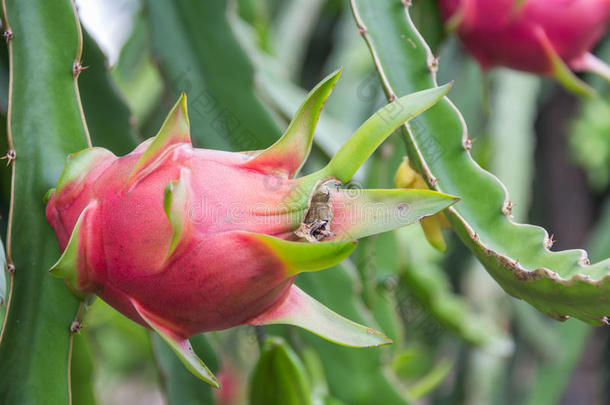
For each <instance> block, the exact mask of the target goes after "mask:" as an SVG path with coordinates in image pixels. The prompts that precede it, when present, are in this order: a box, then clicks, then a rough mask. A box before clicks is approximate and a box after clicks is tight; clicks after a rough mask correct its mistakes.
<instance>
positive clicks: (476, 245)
mask: <svg viewBox="0 0 610 405" xmlns="http://www.w3.org/2000/svg"><path fill="white" fill-rule="evenodd" d="M361 3H366V0H350V4H351V8H352V12H353V15H354V19H355V21H356V25H357V26H358V28H359V31H360V33H361V35H362V37H363V39H364V40H365V42H366V44H367V46H368V48H369V50H370V52H371V54H372V58H373V61H374V63H375V66H376V68H377V71H378V74H379V76H380V79H381V83H382V86H383V88H384V90H385V92H386V94H388V97H389V99H392V98H394V97H396V96H395V95H394V91H393V86H392V83H391V82H390V79H389V78H388V76H387V75H386V73H385V71H384V66H383V63H382V61H381V59H380V57H379V55H378V52H377V50H376V45H375V43H374V40H373V39H372V38H371V35H370V31H369V30H368V27H367V24H365V22H364V20H363V18H362V16H361V14H360V6H361V5H362V4H361ZM382 3H384V2H382ZM385 3H388V4H394V5H395V11H397V12H398V11H400V12H401V13H404V18H405V20H404V21H405V23H406V24H407V26H408V30H409V34H410V35H411V36H413V37H414V39H415V40H416V42H415V41H414V42H413V43H412V46H413V47H414V48H417V47H418V46H421V47H423V49H424V50H425V54H426V65H427V66H426V69H425V71H426V72H427V73H429V75H430V80H429V81H430V82H431V83H432V84H433V85H437V81H436V70H437V68H438V59H437V58H435V57H434V55H433V54H432V51H431V49H430V47H429V46H428V45H427V43H426V42H425V40H424V38H423V37H422V36H421V34H420V33H419V31H418V30H417V29H416V27H415V25H414V23H413V21H412V20H411V18H410V15H409V7H410V2H404V1H403V2H401V1H395V2H391V1H390V2H385ZM376 6H377V4H376ZM382 7H387V6H386V5H385V4H384V5H382ZM377 17H378V16H377ZM409 40H410V41H413V39H409ZM418 68H421V67H420V66H418ZM423 71H424V70H423V69H422V72H423ZM443 103H446V104H447V105H449V106H450V108H451V109H452V110H453V111H454V113H455V115H456V116H457V117H458V119H459V122H460V125H461V144H460V145H459V146H460V148H462V149H463V151H462V152H463V153H464V154H466V156H467V158H468V160H469V164H471V165H473V166H474V167H475V168H476V171H478V173H479V174H480V176H486V177H488V178H490V179H493V182H494V183H495V185H494V187H496V188H500V189H501V190H502V192H503V194H504V203H503V205H502V206H500V207H498V211H497V214H496V219H500V220H505V221H508V223H509V224H510V226H511V227H512V228H513V229H515V230H517V229H519V228H522V229H529V230H532V231H537V232H538V233H539V235H540V237H541V238H540V239H541V240H540V242H539V245H538V249H539V250H538V252H537V253H538V254H542V255H543V256H544V257H545V258H546V259H549V258H560V257H561V256H563V257H566V256H571V257H569V258H568V259H569V260H566V261H569V262H570V263H571V265H570V268H569V269H568V270H567V271H565V270H564V271H563V273H568V274H566V275H565V276H562V275H560V274H559V272H558V271H554V270H551V269H550V268H546V267H543V266H540V267H538V266H534V267H535V268H533V269H528V267H527V266H525V265H524V264H522V263H520V262H519V260H518V259H516V258H512V257H510V256H509V255H507V254H503V253H501V252H500V251H499V249H498V248H494V247H493V246H492V244H491V243H489V242H488V241H484V240H482V238H481V237H480V235H479V234H478V233H477V232H476V230H475V228H474V227H473V226H472V225H470V224H469V223H468V221H467V219H466V218H465V216H464V215H462V214H461V213H460V206H456V207H449V208H447V210H446V212H447V213H448V214H449V215H448V216H449V218H450V221H451V222H452V224H453V228H454V230H455V231H456V233H457V234H458V236H459V237H460V239H461V240H462V241H463V242H464V243H465V244H466V245H467V246H468V247H469V248H470V250H472V251H473V252H474V254H475V255H476V256H477V258H478V259H479V260H480V261H481V262H482V263H483V264H484V266H485V268H486V269H487V270H488V272H489V273H490V274H491V275H492V277H494V279H496V281H497V282H498V283H499V284H500V285H501V286H502V287H503V288H504V289H505V290H506V291H507V292H508V293H509V294H511V295H513V296H514V297H516V298H519V299H524V300H526V301H527V302H529V303H530V304H531V305H533V306H534V307H536V308H537V309H539V310H540V311H541V312H543V313H545V314H547V315H549V316H550V317H552V318H554V319H556V320H559V321H565V320H567V319H569V318H570V317H575V318H578V319H580V320H582V321H584V322H587V323H591V324H597V325H600V324H608V318H607V316H606V315H607V314H610V308H608V309H607V312H606V311H603V312H600V311H599V308H598V306H601V305H600V304H603V303H607V302H608V301H609V299H608V298H607V294H606V295H604V294H600V291H601V290H602V289H604V288H606V289H608V290H610V274H608V272H609V271H610V259H606V260H603V261H601V262H598V263H596V264H590V261H589V259H588V256H587V253H586V251H584V250H566V251H561V252H552V251H551V250H550V247H551V246H552V243H553V240H552V239H551V238H550V237H549V234H548V232H547V231H546V230H545V229H543V228H541V227H538V226H534V225H528V224H518V223H516V222H514V221H513V220H512V219H511V215H510V211H511V208H512V202H511V201H510V199H509V194H508V190H507V189H506V187H505V186H504V185H503V184H502V183H501V182H500V180H499V179H498V178H497V177H496V176H494V175H493V174H491V173H489V172H487V171H485V170H484V169H482V168H481V167H480V166H478V165H477V164H476V162H475V161H474V159H473V158H472V156H471V154H470V151H469V150H470V145H471V144H472V141H471V140H470V139H469V137H468V132H467V127H466V123H465V121H464V118H463V117H462V115H461V113H460V112H459V110H458V109H457V107H456V106H455V105H454V104H453V103H452V102H451V101H450V100H449V98H448V97H445V98H444V100H443V101H441V102H439V105H440V104H443ZM430 113H431V112H430ZM404 127H405V129H406V132H407V137H406V141H407V147H408V148H409V147H410V148H412V150H414V152H415V153H414V155H415V157H416V158H417V160H418V163H419V165H420V168H421V170H422V173H423V174H424V177H425V179H426V181H427V183H428V184H429V186H430V187H431V188H432V189H433V190H436V191H443V188H442V187H441V184H440V183H441V182H440V181H439V180H438V179H437V177H436V176H435V173H434V171H433V170H432V169H431V167H429V165H428V164H427V162H426V159H425V156H424V154H423V152H422V149H421V148H420V147H419V146H418V143H417V140H416V139H415V136H414V133H413V131H412V128H411V126H410V124H409V123H406V124H405V126H404ZM453 192H454V193H455V191H453ZM457 194H459V193H457ZM462 197H464V196H462ZM463 200H464V199H463ZM530 236H531V235H530ZM572 256H573V257H572ZM501 269H504V270H507V271H506V272H504V271H501ZM496 270H498V271H496ZM579 270H584V272H586V273H589V274H586V273H583V274H581V273H580V272H579ZM594 277H597V279H595V278H594ZM545 281H547V282H549V283H550V288H549V289H548V290H545V289H546V286H545V285H543V283H544V282H545ZM532 283H536V285H535V288H538V290H536V289H535V288H532V287H531V286H532ZM583 286H585V287H587V288H589V287H590V288H591V290H590V291H588V292H587V293H585V294H583V295H580V296H579V294H578V293H577V292H576V297H577V299H576V298H575V297H574V296H571V295H570V294H569V293H565V294H563V296H562V295H561V293H559V295H560V299H559V300H557V302H553V300H552V299H551V300H545V299H544V297H542V299H541V294H540V293H541V292H542V293H546V294H549V295H551V298H552V297H553V294H555V293H557V292H558V289H560V288H571V289H572V290H576V288H577V287H583ZM574 299H576V300H581V301H591V304H590V305H589V304H582V302H581V303H580V306H582V307H583V308H587V309H586V310H583V309H579V308H578V307H579V304H576V305H572V304H571V303H570V302H566V301H570V300H574ZM593 301H595V302H593ZM591 309H596V310H597V313H594V311H591Z"/></svg>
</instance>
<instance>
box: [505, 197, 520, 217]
mask: <svg viewBox="0 0 610 405" xmlns="http://www.w3.org/2000/svg"><path fill="white" fill-rule="evenodd" d="M516 205H517V204H513V202H512V201H511V200H508V202H507V203H506V205H505V206H504V208H502V212H503V213H504V215H506V216H507V217H511V218H512V217H513V208H514V207H515V206H516Z"/></svg>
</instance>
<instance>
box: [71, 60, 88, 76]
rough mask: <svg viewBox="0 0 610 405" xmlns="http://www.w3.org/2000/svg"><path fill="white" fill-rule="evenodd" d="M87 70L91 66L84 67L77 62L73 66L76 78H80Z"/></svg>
mask: <svg viewBox="0 0 610 405" xmlns="http://www.w3.org/2000/svg"><path fill="white" fill-rule="evenodd" d="M87 69H89V66H83V64H82V63H81V62H80V61H76V62H74V65H72V74H73V75H74V77H78V75H80V73H81V72H82V71H83V70H87Z"/></svg>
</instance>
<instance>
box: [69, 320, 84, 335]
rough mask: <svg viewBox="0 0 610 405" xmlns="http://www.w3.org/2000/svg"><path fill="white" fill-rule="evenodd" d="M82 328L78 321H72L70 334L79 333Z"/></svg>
mask: <svg viewBox="0 0 610 405" xmlns="http://www.w3.org/2000/svg"><path fill="white" fill-rule="evenodd" d="M82 328H83V324H82V323H80V321H74V322H72V325H70V333H72V334H74V333H79V332H80V330H81V329H82Z"/></svg>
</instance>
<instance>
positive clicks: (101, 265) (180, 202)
mask: <svg viewBox="0 0 610 405" xmlns="http://www.w3.org/2000/svg"><path fill="white" fill-rule="evenodd" d="M338 76H339V72H336V73H334V74H332V75H330V76H328V77H327V78H326V79H325V80H324V81H323V82H322V83H320V84H319V85H318V86H317V87H316V88H315V89H314V90H312V91H311V93H310V94H309V96H308V97H307V99H306V100H305V102H304V104H303V105H302V106H301V108H300V109H299V111H298V112H297V113H296V116H295V118H294V120H293V122H292V123H291V124H290V126H289V127H288V129H287V130H286V132H285V133H284V135H283V136H282V138H281V139H280V140H278V141H277V142H276V143H275V144H274V145H272V146H271V147H270V148H268V149H266V150H264V151H258V152H243V153H229V152H223V151H217V150H206V149H197V148H193V146H192V145H191V141H190V137H189V121H188V117H187V113H186V96H185V95H182V97H181V98H180V100H178V102H177V104H176V105H175V107H174V108H173V110H172V111H171V112H170V113H169V116H168V117H167V119H166V121H165V123H164V124H163V127H162V128H161V130H160V131H159V133H158V134H157V136H156V137H154V138H153V139H151V140H148V141H146V142H144V143H142V144H141V145H140V146H138V147H137V148H136V149H135V150H134V151H133V152H131V153H130V154H128V155H126V156H123V157H117V156H115V155H113V154H112V153H111V152H109V151H107V150H105V149H101V148H90V149H86V150H84V151H81V152H78V153H76V154H74V155H71V156H70V157H69V159H68V163H67V164H66V167H65V168H64V171H63V173H62V175H61V178H60V180H59V182H58V184H57V187H56V189H55V190H54V191H52V192H51V193H50V194H49V196H48V197H49V201H48V204H47V209H46V215H47V219H48V220H49V222H50V223H51V225H52V226H53V229H54V230H55V233H56V235H57V239H58V241H59V244H60V247H61V249H62V251H63V254H62V256H61V258H60V259H59V261H58V262H57V263H56V264H55V266H54V267H53V268H52V269H51V272H52V273H53V274H54V275H56V276H59V277H63V278H65V279H66V281H67V283H68V285H69V287H70V289H71V290H72V291H74V292H75V294H77V295H79V296H80V297H82V298H86V297H87V296H90V295H93V294H95V295H98V296H99V297H101V298H102V299H103V300H104V301H106V302H108V303H109V304H110V305H112V306H113V307H114V308H116V309H117V310H118V311H120V312H121V313H123V314H124V315H126V316H128V317H129V318H131V319H132V320H134V321H136V322H138V323H140V324H142V325H144V326H147V327H149V328H151V329H153V330H155V331H156V332H157V333H159V334H160V335H161V337H163V339H164V340H165V341H166V342H167V343H168V344H169V345H170V346H171V347H172V348H173V349H174V351H175V352H176V353H177V354H178V356H180V358H181V359H182V361H183V362H184V363H185V365H186V366H187V367H188V368H189V369H190V370H191V371H192V372H193V373H194V374H195V375H197V376H199V377H200V378H202V379H204V380H206V381H208V382H210V383H212V384H214V385H217V384H218V383H217V381H216V378H215V377H214V376H213V375H212V373H211V372H210V371H209V370H208V369H207V368H206V367H205V365H204V364H203V362H202V361H201V360H200V359H199V358H198V357H197V356H196V355H195V354H194V353H193V351H192V349H191V348H190V345H189V343H188V340H187V339H188V338H189V337H190V336H192V335H194V334H197V333H201V332H206V331H211V330H219V329H225V328H230V327H234V326H237V325H241V324H251V325H263V324H273V323H284V324H291V325H296V326H300V327H303V328H305V329H308V330H310V331H312V332H313V333H316V334H318V335H320V336H322V337H324V338H326V339H329V340H332V341H335V342H337V343H340V344H344V345H349V346H356V347H369V346H378V345H382V344H386V343H389V342H390V341H389V339H387V338H386V337H385V336H384V335H383V334H381V333H379V332H376V331H374V330H372V329H370V328H367V327H364V326H361V325H358V324H356V323H353V322H351V321H349V320H347V319H345V318H343V317H341V316H340V315H337V314H335V313H334V312H332V311H331V310H329V309H327V308H325V307H324V306H322V304H320V303H319V302H317V301H316V300H314V299H313V298H311V297H309V296H308V295H307V294H305V293H304V292H303V291H301V290H300V289H299V288H297V287H296V286H294V285H293V282H294V279H295V277H296V275H297V274H298V273H299V272H303V271H315V270H321V269H324V268H327V267H330V266H332V265H334V264H336V263H338V262H340V261H341V260H343V259H344V258H346V257H347V256H349V254H350V253H351V252H352V251H353V249H354V247H355V242H354V240H355V239H358V238H361V237H364V236H367V235H371V234H374V233H379V232H384V231H387V230H390V229H394V228H397V227H400V226H403V225H406V224H409V223H411V222H414V221H416V220H418V219H420V218H422V217H424V216H427V215H432V214H434V213H436V212H438V211H439V210H442V209H444V208H446V207H447V206H449V205H451V204H453V203H454V202H455V201H456V200H457V199H456V198H455V197H452V196H449V195H445V194H441V193H437V192H432V191H423V190H356V191H354V190H342V189H341V188H340V185H341V184H342V183H345V182H347V181H349V180H350V178H351V177H352V176H353V174H354V173H355V172H356V170H357V169H358V167H360V165H361V164H362V163H363V162H364V161H365V160H366V159H367V157H368V156H369V155H370V154H371V153H372V152H373V151H374V150H375V149H376V148H377V147H378V146H379V144H380V143H381V142H382V141H383V140H384V139H385V138H386V137H387V136H389V135H390V134H391V133H392V131H393V130H394V129H396V128H397V127H398V126H399V125H401V124H402V123H403V122H405V121H406V120H408V119H410V118H411V117H413V116H414V115H416V114H418V113H419V112H421V111H423V110H425V109H427V108H428V107H430V106H431V105H433V104H434V103H435V102H436V101H438V100H439V99H440V98H442V97H443V96H444V94H445V93H446V92H447V91H448V90H449V86H443V87H439V88H435V89H430V90H426V91H422V92H419V93H416V94H412V95H409V96H405V97H403V98H401V99H399V100H397V101H395V102H393V103H391V104H389V105H388V106H386V107H385V108H383V109H381V110H380V111H379V112H377V113H376V114H375V115H374V116H372V117H371V118H370V119H369V120H367V121H366V122H365V123H364V124H363V125H362V127H361V128H360V129H358V131H356V133H355V134H354V135H353V137H352V138H351V139H350V140H349V141H348V142H347V143H346V144H345V145H344V146H343V148H342V149H341V150H340V151H339V152H338V153H337V155H336V156H335V157H334V158H333V159H332V160H331V161H330V163H329V164H328V165H327V166H326V167H325V168H324V169H322V170H320V171H318V172H316V173H313V174H311V175H308V176H305V177H300V178H297V177H295V174H296V173H297V172H298V170H299V168H300V167H301V165H302V164H303V161H304V160H305V158H306V157H307V155H308V153H309V150H310V147H311V141H312V138H313V132H314V127H315V124H316V122H317V119H318V116H319V114H320V111H321V109H322V105H323V104H324V101H325V100H326V98H327V97H328V95H329V94H330V92H331V90H332V87H333V86H334V84H335V82H336V81H337V79H338Z"/></svg>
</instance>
